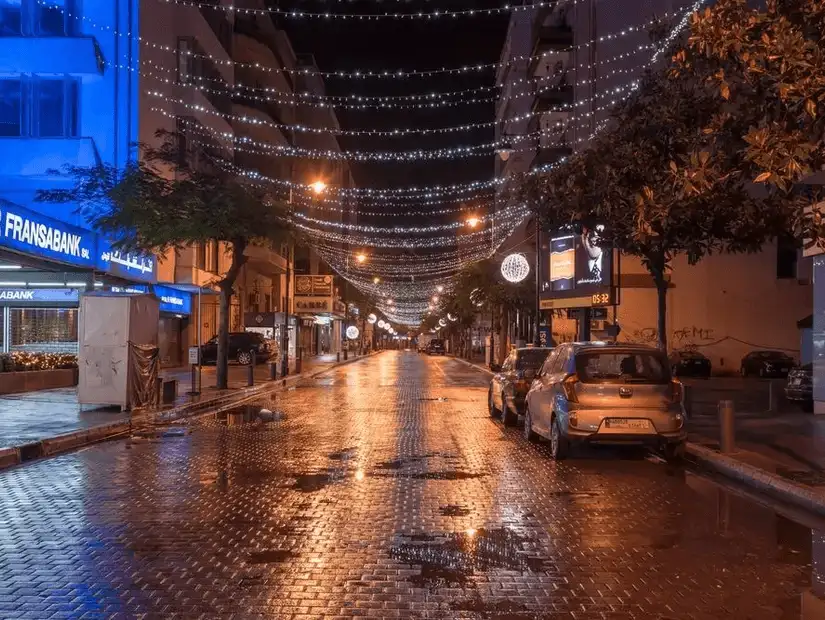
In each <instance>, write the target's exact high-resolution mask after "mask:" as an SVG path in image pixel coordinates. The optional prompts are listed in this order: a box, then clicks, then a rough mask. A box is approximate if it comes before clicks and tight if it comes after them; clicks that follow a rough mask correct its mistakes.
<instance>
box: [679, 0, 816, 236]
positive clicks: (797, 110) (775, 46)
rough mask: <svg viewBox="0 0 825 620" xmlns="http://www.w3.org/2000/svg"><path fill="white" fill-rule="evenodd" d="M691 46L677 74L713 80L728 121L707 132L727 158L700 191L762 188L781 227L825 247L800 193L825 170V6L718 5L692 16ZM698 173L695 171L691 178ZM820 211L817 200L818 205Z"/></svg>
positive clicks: (734, 1)
mask: <svg viewBox="0 0 825 620" xmlns="http://www.w3.org/2000/svg"><path fill="white" fill-rule="evenodd" d="M691 26H692V32H691V37H690V41H689V43H690V46H689V48H688V50H686V52H685V53H683V54H682V55H681V56H680V57H679V58H678V62H677V64H676V66H675V67H674V72H677V73H678V72H682V73H685V72H687V73H690V74H692V75H694V76H698V77H700V78H702V79H704V83H705V84H706V86H707V87H708V89H709V90H710V91H711V92H712V93H713V94H715V96H716V97H717V100H718V101H719V102H720V104H723V106H724V109H725V112H724V113H723V114H720V115H719V116H718V118H717V119H715V122H714V123H713V124H712V125H711V126H709V127H708V128H707V132H706V139H707V143H706V144H705V145H703V148H704V149H705V150H708V151H710V152H713V153H723V154H725V157H724V158H720V160H718V161H712V162H710V164H711V165H708V166H706V171H705V173H704V174H702V175H700V176H701V181H702V182H701V183H697V184H695V185H693V186H689V187H687V188H686V191H689V192H693V193H696V194H698V193H704V194H709V195H710V194H714V193H716V192H718V191H719V185H720V184H722V183H724V182H725V181H726V180H727V179H729V178H741V179H744V180H747V181H752V182H753V183H756V184H758V185H760V186H761V187H762V188H763V189H764V192H765V194H766V196H767V199H768V201H769V202H770V204H771V206H772V207H773V209H774V212H773V217H774V221H775V222H776V223H781V224H782V225H784V226H785V227H786V228H789V229H792V230H795V231H796V232H797V233H798V234H799V233H801V234H803V236H805V237H807V239H808V240H809V242H808V243H809V244H810V245H812V244H819V245H823V240H825V221H824V220H823V218H822V214H821V213H820V212H819V210H817V209H816V208H809V209H804V207H806V206H807V207H812V206H813V205H812V201H811V197H810V196H805V195H803V194H801V193H800V192H799V191H798V187H797V184H799V183H804V182H805V181H806V180H807V179H808V178H809V177H810V176H811V175H812V174H813V173H815V172H817V171H819V170H821V169H822V167H823V164H825V142H823V132H825V115H824V114H823V113H825V109H823V108H824V107H825V50H823V47H822V41H823V38H825V1H823V0H783V1H781V2H780V1H778V0H768V1H767V2H766V3H765V4H763V5H762V6H759V7H758V8H757V7H750V6H748V3H747V2H746V0H718V2H716V4H715V5H714V6H713V7H709V8H707V9H705V10H704V11H703V12H701V13H697V14H695V15H694V16H693V21H692V24H691ZM695 171H696V167H695V166H693V167H688V168H687V169H686V175H687V176H688V177H689V176H690V175H692V174H693V173H694V172H695ZM814 202H815V200H814Z"/></svg>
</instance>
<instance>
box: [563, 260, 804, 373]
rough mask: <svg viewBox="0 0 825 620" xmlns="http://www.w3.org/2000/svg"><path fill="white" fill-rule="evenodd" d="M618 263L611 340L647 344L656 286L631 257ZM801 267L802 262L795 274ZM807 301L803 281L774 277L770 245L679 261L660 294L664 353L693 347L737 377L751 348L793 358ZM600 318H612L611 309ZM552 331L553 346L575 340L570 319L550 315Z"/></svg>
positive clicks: (653, 332) (652, 338) (652, 337)
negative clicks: (616, 328)
mask: <svg viewBox="0 0 825 620" xmlns="http://www.w3.org/2000/svg"><path fill="white" fill-rule="evenodd" d="M809 260H810V259H802V261H809ZM621 266H622V283H623V286H622V289H621V303H620V305H619V306H618V322H619V325H620V326H621V328H622V333H621V335H620V336H619V340H620V341H626V342H639V343H645V344H650V345H654V346H655V345H656V342H657V336H658V334H657V329H656V325H657V310H656V308H657V306H656V289H655V288H653V283H652V281H650V278H649V275H648V274H647V273H646V271H645V270H644V267H643V266H642V265H641V263H640V262H639V260H638V259H634V258H632V257H625V256H623V257H622V261H621ZM808 267H809V266H808V265H807V262H803V263H801V264H800V269H799V271H800V272H803V273H804V272H805V271H806V270H807V269H808ZM624 284H628V286H624ZM631 284H632V286H631ZM812 304H813V286H812V285H811V283H810V279H809V278H807V277H803V278H801V279H777V278H776V246H775V245H774V244H769V245H767V246H766V247H765V248H764V249H763V250H762V251H761V252H759V253H757V254H750V255H743V254H738V255H732V254H721V255H715V256H711V257H708V258H706V259H705V260H703V261H701V262H700V263H699V264H697V265H694V266H691V265H688V263H687V259H686V258H685V257H683V256H679V257H677V258H676V259H675V260H674V264H673V271H672V273H671V286H670V288H669V289H668V295H667V330H668V333H667V337H668V343H669V349H671V350H678V349H683V348H690V347H696V348H697V349H698V350H699V351H701V352H702V353H703V354H705V355H706V356H707V357H709V358H710V360H711V362H712V364H713V368H714V372H720V373H726V372H738V370H739V363H740V361H741V359H742V357H743V356H744V355H745V354H746V353H748V352H749V351H752V350H755V349H780V350H783V351H785V352H787V353H788V354H790V355H792V356H793V357H794V358H795V359H797V360H799V359H800V355H801V347H800V337H801V332H800V330H799V329H797V324H796V323H797V321H798V320H800V319H803V318H805V317H806V316H808V315H810V314H811V309H812ZM608 318H609V320H613V318H614V316H613V310H612V309H609V311H608ZM553 334H554V337H555V338H556V340H557V341H565V342H566V341H572V340H575V337H576V322H575V321H573V320H568V319H561V318H554V319H553ZM593 337H594V338H596V337H598V335H597V334H595V333H594V335H593Z"/></svg>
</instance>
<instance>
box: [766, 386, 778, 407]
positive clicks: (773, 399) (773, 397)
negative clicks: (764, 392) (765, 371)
mask: <svg viewBox="0 0 825 620" xmlns="http://www.w3.org/2000/svg"><path fill="white" fill-rule="evenodd" d="M775 383H776V382H775V381H774V380H773V379H769V380H768V411H771V412H774V411H777V410H778V409H779V407H778V406H777V404H778V403H777V396H778V390H777V389H776V388H775V387H774V384H775Z"/></svg>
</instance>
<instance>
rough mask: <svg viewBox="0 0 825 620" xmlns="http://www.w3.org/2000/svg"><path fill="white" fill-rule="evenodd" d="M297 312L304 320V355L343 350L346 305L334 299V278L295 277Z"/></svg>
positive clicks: (302, 340) (302, 342) (302, 336)
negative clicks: (343, 325) (342, 330)
mask: <svg viewBox="0 0 825 620" xmlns="http://www.w3.org/2000/svg"><path fill="white" fill-rule="evenodd" d="M295 313H296V314H297V315H298V316H299V317H300V318H301V325H302V328H301V347H302V348H303V350H304V353H305V354H308V355H321V354H324V353H338V352H340V351H341V338H342V333H341V325H342V322H343V318H344V304H343V303H341V302H340V301H339V300H337V299H335V295H334V288H333V277H332V276H329V275H320V276H296V277H295Z"/></svg>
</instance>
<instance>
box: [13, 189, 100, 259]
mask: <svg viewBox="0 0 825 620" xmlns="http://www.w3.org/2000/svg"><path fill="white" fill-rule="evenodd" d="M0 246H5V247H8V248H11V249H13V250H17V251H18V252H25V253H27V254H34V255H35V256H40V257H43V258H47V259H50V260H56V261H60V262H63V263H71V264H72V265H78V266H81V267H94V254H95V252H94V249H95V234H94V233H93V232H91V231H88V230H83V229H82V228H77V227H75V226H72V225H71V224H66V223H64V222H59V221H57V220H54V219H52V218H50V217H47V216H45V215H42V214H40V213H36V212H34V211H29V210H28V209H25V208H23V207H19V206H17V205H11V204H10V203H7V202H2V203H0Z"/></svg>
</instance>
